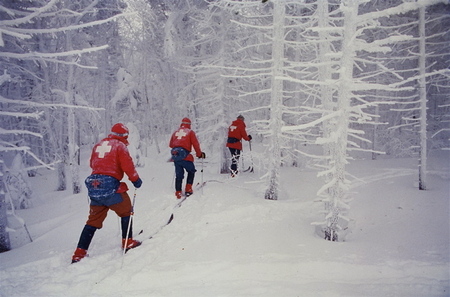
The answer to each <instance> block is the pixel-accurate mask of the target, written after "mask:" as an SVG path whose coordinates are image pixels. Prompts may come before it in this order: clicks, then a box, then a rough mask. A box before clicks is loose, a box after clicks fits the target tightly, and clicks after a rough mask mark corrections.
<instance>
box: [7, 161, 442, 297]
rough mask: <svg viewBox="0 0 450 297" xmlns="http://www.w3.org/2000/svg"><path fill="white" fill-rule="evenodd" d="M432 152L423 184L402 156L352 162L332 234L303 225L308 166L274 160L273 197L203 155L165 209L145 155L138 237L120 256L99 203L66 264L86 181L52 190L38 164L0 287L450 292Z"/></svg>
mask: <svg viewBox="0 0 450 297" xmlns="http://www.w3.org/2000/svg"><path fill="white" fill-rule="evenodd" d="M439 155H440V157H439V158H436V157H430V159H429V167H430V172H432V174H430V175H429V176H428V190H427V191H419V190H418V189H417V186H416V185H415V183H416V182H415V181H416V176H417V169H416V168H417V167H416V160H414V159H380V160H376V161H372V160H356V161H354V162H352V163H351V164H350V165H349V166H348V169H349V171H350V173H352V174H353V175H355V176H357V177H358V179H357V180H355V181H354V182H353V186H352V191H354V194H353V196H354V198H355V200H354V201H353V202H352V203H351V212H350V216H351V217H352V218H354V219H355V221H354V223H353V232H352V233H351V234H349V235H348V238H347V241H345V242H339V243H336V242H328V241H325V240H323V239H321V238H319V237H318V236H317V235H315V233H314V228H313V226H312V225H311V223H312V222H314V221H317V220H320V216H319V214H318V213H319V211H320V209H321V208H322V204H321V203H317V202H314V198H315V193H316V192H317V190H318V189H319V188H320V187H321V185H322V183H323V181H322V180H321V179H320V178H317V177H316V174H317V172H315V171H313V170H309V169H300V168H283V169H282V184H281V186H282V189H283V192H282V199H280V200H278V201H268V200H264V199H263V196H264V195H263V194H264V190H265V188H264V184H262V183H260V182H259V177H260V175H261V174H262V172H259V171H258V170H255V172H254V173H242V174H241V175H240V176H239V177H238V178H236V179H232V180H231V179H229V178H228V177H227V176H226V175H220V174H218V173H216V168H217V166H216V165H215V164H212V163H208V164H204V173H203V174H202V173H201V172H198V173H197V176H196V182H200V181H201V180H204V181H210V182H208V183H207V184H206V186H205V187H204V188H203V189H201V190H198V191H196V193H195V194H194V195H193V196H191V197H190V198H189V199H188V200H186V201H185V203H184V204H183V205H182V206H181V207H180V208H177V209H175V210H174V209H173V205H174V204H175V203H176V202H177V201H176V199H175V198H174V195H173V177H174V174H173V165H172V164H170V163H167V162H165V159H166V155H161V156H160V157H159V158H158V157H155V156H153V157H152V158H151V159H149V160H147V163H146V166H145V167H144V168H138V171H139V173H140V174H141V176H142V179H143V181H144V184H143V186H142V188H140V189H138V190H137V191H136V204H135V225H134V229H135V230H134V231H135V234H137V233H139V231H140V230H141V229H143V232H142V234H140V235H137V236H135V237H136V238H137V239H141V240H143V244H142V246H141V247H139V248H137V249H134V250H131V251H130V252H129V253H127V254H126V255H125V256H124V257H123V256H122V254H121V250H120V231H119V220H118V219H117V216H116V215H115V214H114V213H113V212H110V213H109V216H108V218H107V220H106V221H105V226H104V228H103V229H101V230H99V231H97V233H96V235H95V237H94V239H93V242H92V244H91V247H90V249H89V254H90V256H89V257H88V258H85V259H83V260H82V261H81V262H79V263H77V264H73V265H71V264H70V261H71V256H72V253H73V251H74V249H75V247H76V244H77V241H78V237H79V235H80V232H81V229H82V228H83V226H84V223H85V221H86V217H87V214H88V199H87V196H86V191H84V192H83V193H82V194H78V195H72V194H71V193H70V192H69V191H66V192H55V191H53V190H54V189H55V183H56V181H55V176H54V174H55V172H52V171H44V170H42V171H40V175H39V176H38V177H36V178H33V179H31V182H32V184H33V187H34V192H35V194H37V196H38V197H35V198H34V207H33V208H32V209H28V210H22V211H18V212H17V214H18V215H19V216H21V217H22V218H23V219H24V220H25V222H26V226H27V227H28V230H29V232H30V234H31V237H32V238H33V242H31V243H28V244H25V245H23V246H21V247H18V248H15V249H13V250H11V251H9V252H6V253H2V254H0V296H2V297H13V296H24V297H32V296H46V297H48V296H90V297H92V296H108V297H114V296H130V297H131V296H155V297H156V296H164V297H169V296H174V297H187V296H189V297H190V296H192V297H218V296H232V297H236V296H258V297H261V296H270V297H272V296H273V297H279V296H283V297H288V296H326V297H332V296H380V297H387V296H407V297H411V296H420V297H425V296H426V297H430V296H450V285H449V279H450V277H449V268H450V265H449V264H450V259H449V258H450V242H449V240H450V230H449V229H450V226H449V225H450V221H449V211H450V208H449V200H450V199H449V198H450V186H449V185H450V183H449V165H450V163H449V157H448V154H439ZM207 161H210V160H208V159H207ZM247 161H248V159H247ZM85 163H87V160H85ZM196 164H197V168H198V169H201V163H200V162H197V163H196ZM87 174H88V168H87V166H86V167H85V168H83V172H82V173H81V176H87ZM211 180H214V181H211ZM130 186H131V184H130ZM83 190H84V189H83ZM133 194H134V190H132V191H130V196H131V197H133ZM172 212H173V213H174V220H173V222H172V223H171V224H170V225H168V226H166V227H164V228H163V229H159V228H160V227H161V226H162V225H163V224H164V223H165V222H166V221H167V219H168V218H169V217H170V214H171V213H172ZM157 231H159V232H157ZM155 232H157V234H156V235H155V236H154V237H153V238H152V239H146V238H148V237H150V236H151V235H152V234H154V233H155ZM17 236H19V237H20V236H22V237H25V238H26V233H25V232H23V230H22V233H21V234H20V230H19V231H18V233H17Z"/></svg>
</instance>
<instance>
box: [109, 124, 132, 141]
mask: <svg viewBox="0 0 450 297" xmlns="http://www.w3.org/2000/svg"><path fill="white" fill-rule="evenodd" d="M128 133H129V131H128V128H127V127H126V126H125V125H124V124H122V123H117V124H115V125H114V126H112V128H111V134H113V135H116V136H119V137H123V138H125V139H126V138H128Z"/></svg>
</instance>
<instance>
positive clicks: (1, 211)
mask: <svg viewBox="0 0 450 297" xmlns="http://www.w3.org/2000/svg"><path fill="white" fill-rule="evenodd" d="M3 168H4V166H3V154H0V253H3V252H6V251H9V250H10V249H11V244H10V241H9V234H8V231H7V229H6V227H7V226H8V217H7V215H6V214H7V212H6V210H7V209H8V205H7V203H6V198H5V197H6V196H5V193H6V190H5V185H4V183H3V177H4V176H5V175H4V172H3Z"/></svg>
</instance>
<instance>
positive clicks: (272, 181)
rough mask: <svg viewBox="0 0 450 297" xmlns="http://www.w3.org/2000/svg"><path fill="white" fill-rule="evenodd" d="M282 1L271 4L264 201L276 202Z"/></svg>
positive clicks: (281, 89)
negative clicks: (268, 112)
mask: <svg viewBox="0 0 450 297" xmlns="http://www.w3.org/2000/svg"><path fill="white" fill-rule="evenodd" d="M284 5H285V4H284V1H274V2H273V7H274V8H273V40H272V63H273V64H272V91H271V104H270V119H269V131H270V133H271V134H270V138H269V153H270V155H271V157H270V158H269V159H270V162H269V186H268V188H267V190H266V193H265V199H269V200H278V190H279V189H278V188H279V171H280V167H281V128H282V115H283V114H282V102H283V101H282V100H283V64H284V21H285V6H284Z"/></svg>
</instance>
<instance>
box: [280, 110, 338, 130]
mask: <svg viewBox="0 0 450 297" xmlns="http://www.w3.org/2000/svg"><path fill="white" fill-rule="evenodd" d="M341 114H342V111H341V110H336V111H333V112H332V113H330V114H327V115H325V116H323V117H321V118H320V119H317V120H314V121H312V122H309V123H306V124H301V125H294V126H284V127H281V131H282V132H287V131H294V130H300V129H306V128H312V127H315V126H317V125H318V124H320V123H323V122H324V121H327V120H330V119H332V118H335V117H339V116H340V115H341Z"/></svg>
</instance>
